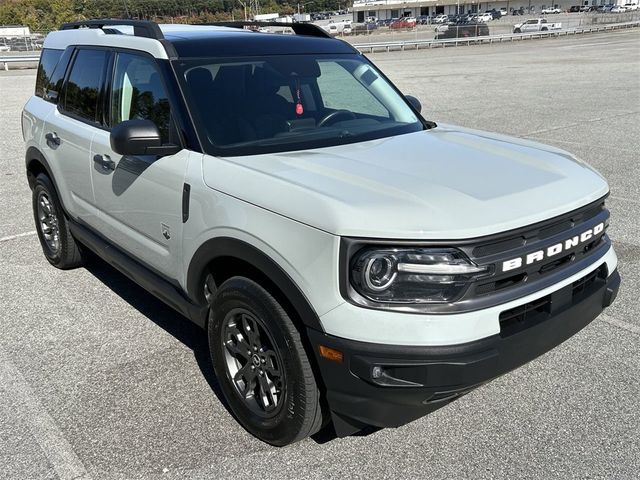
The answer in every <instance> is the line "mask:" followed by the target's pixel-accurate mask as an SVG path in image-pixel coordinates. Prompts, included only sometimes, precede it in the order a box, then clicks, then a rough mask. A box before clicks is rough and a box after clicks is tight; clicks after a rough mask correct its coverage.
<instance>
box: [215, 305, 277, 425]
mask: <svg viewBox="0 0 640 480" xmlns="http://www.w3.org/2000/svg"><path fill="white" fill-rule="evenodd" d="M222 349H223V352H224V363H225V368H226V371H227V376H228V378H229V380H230V381H231V383H232V384H233V386H234V389H235V392H236V393H237V394H238V396H239V397H240V399H241V400H242V401H243V402H244V403H245V405H246V406H247V407H248V408H249V410H251V412H252V413H254V414H256V415H258V416H260V417H263V418H271V417H273V416H275V415H277V414H278V412H280V410H281V408H282V405H283V403H284V397H285V385H286V381H285V374H284V369H283V362H282V358H281V357H280V353H279V352H278V349H277V348H276V344H275V342H274V341H273V338H272V336H271V334H270V333H269V330H268V329H267V328H266V326H265V324H264V323H263V322H262V320H260V319H259V318H258V317H257V316H255V315H254V314H253V313H251V312H249V311H248V310H246V309H244V308H236V309H233V310H231V311H230V312H229V313H228V314H227V315H226V316H225V319H224V324H223V327H222Z"/></svg>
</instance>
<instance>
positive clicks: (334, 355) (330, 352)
mask: <svg viewBox="0 0 640 480" xmlns="http://www.w3.org/2000/svg"><path fill="white" fill-rule="evenodd" d="M320 356H321V357H324V358H326V359H327V360H331V361H332V362H338V363H342V359H343V355H342V352H341V351H339V350H334V349H333V348H329V347H325V346H324V345H320Z"/></svg>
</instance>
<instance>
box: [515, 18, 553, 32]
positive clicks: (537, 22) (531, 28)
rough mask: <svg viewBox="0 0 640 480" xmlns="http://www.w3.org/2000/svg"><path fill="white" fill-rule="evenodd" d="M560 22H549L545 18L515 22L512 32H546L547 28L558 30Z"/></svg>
mask: <svg viewBox="0 0 640 480" xmlns="http://www.w3.org/2000/svg"><path fill="white" fill-rule="evenodd" d="M561 28H562V23H549V22H548V21H547V19H546V18H537V19H532V20H527V21H526V22H522V23H516V24H515V25H514V26H513V33H528V32H546V31H548V30H560V29H561Z"/></svg>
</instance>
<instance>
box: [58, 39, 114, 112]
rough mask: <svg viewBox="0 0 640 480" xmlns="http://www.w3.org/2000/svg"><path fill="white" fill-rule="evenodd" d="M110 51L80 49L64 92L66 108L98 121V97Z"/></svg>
mask: <svg viewBox="0 0 640 480" xmlns="http://www.w3.org/2000/svg"><path fill="white" fill-rule="evenodd" d="M108 55H109V53H108V52H107V51H106V50H85V49H83V50H78V54H77V55H76V58H75V61H74V62H73V67H72V68H71V73H70V74H69V78H68V79H67V83H66V85H65V93H64V109H65V110H66V111H67V112H68V113H71V114H73V115H78V116H80V117H83V118H86V119H87V120H90V121H92V122H96V121H98V97H99V93H100V88H101V85H102V76H103V73H104V68H105V65H106V63H107V58H108Z"/></svg>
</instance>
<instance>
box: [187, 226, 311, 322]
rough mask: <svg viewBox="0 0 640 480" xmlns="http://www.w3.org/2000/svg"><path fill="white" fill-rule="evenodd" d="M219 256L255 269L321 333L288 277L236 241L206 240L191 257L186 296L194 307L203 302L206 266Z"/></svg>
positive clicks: (257, 252)
mask: <svg viewBox="0 0 640 480" xmlns="http://www.w3.org/2000/svg"><path fill="white" fill-rule="evenodd" d="M222 257H231V258H235V259H238V260H241V261H244V262H246V263H248V264H250V265H251V266H252V267H254V268H256V269H257V270H259V271H260V272H261V273H262V274H264V275H265V276H267V277H268V278H269V279H270V280H271V281H272V282H273V283H274V284H275V285H276V286H277V287H278V288H279V289H280V291H281V292H282V293H283V294H284V295H285V297H286V299H287V300H288V301H289V303H290V304H291V306H292V307H293V308H294V309H295V311H296V313H297V314H298V317H299V318H300V320H301V321H302V323H303V324H304V325H305V326H306V327H309V328H313V329H315V330H319V331H324V329H323V328H322V325H321V323H320V319H319V317H318V314H317V313H316V311H315V310H314V308H313V307H312V306H311V303H310V302H309V300H308V299H307V297H306V296H305V294H304V293H303V292H302V291H301V290H300V288H299V287H298V286H297V285H296V283H295V282H294V281H293V280H292V279H291V277H290V276H289V274H287V272H285V271H284V270H283V269H282V268H281V267H280V266H279V265H278V264H277V263H276V262H275V261H274V260H273V259H272V258H270V257H269V256H268V255H267V254H265V253H264V252H262V251H261V250H259V249H258V248H256V247H254V246H253V245H250V244H249V243H247V242H244V241H242V240H238V239H236V238H231V237H217V238H212V239H210V240H207V241H206V242H205V243H203V244H202V245H201V246H200V247H199V248H198V249H197V250H196V252H195V254H194V255H193V257H192V258H191V261H190V262H189V269H188V270H187V294H188V295H189V297H190V298H191V299H192V300H194V301H195V302H196V303H197V304H199V305H204V304H205V303H206V301H205V299H204V290H203V288H202V282H203V281H204V276H205V273H206V269H207V267H208V265H209V264H210V263H211V262H212V261H214V260H215V259H217V258H222Z"/></svg>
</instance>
